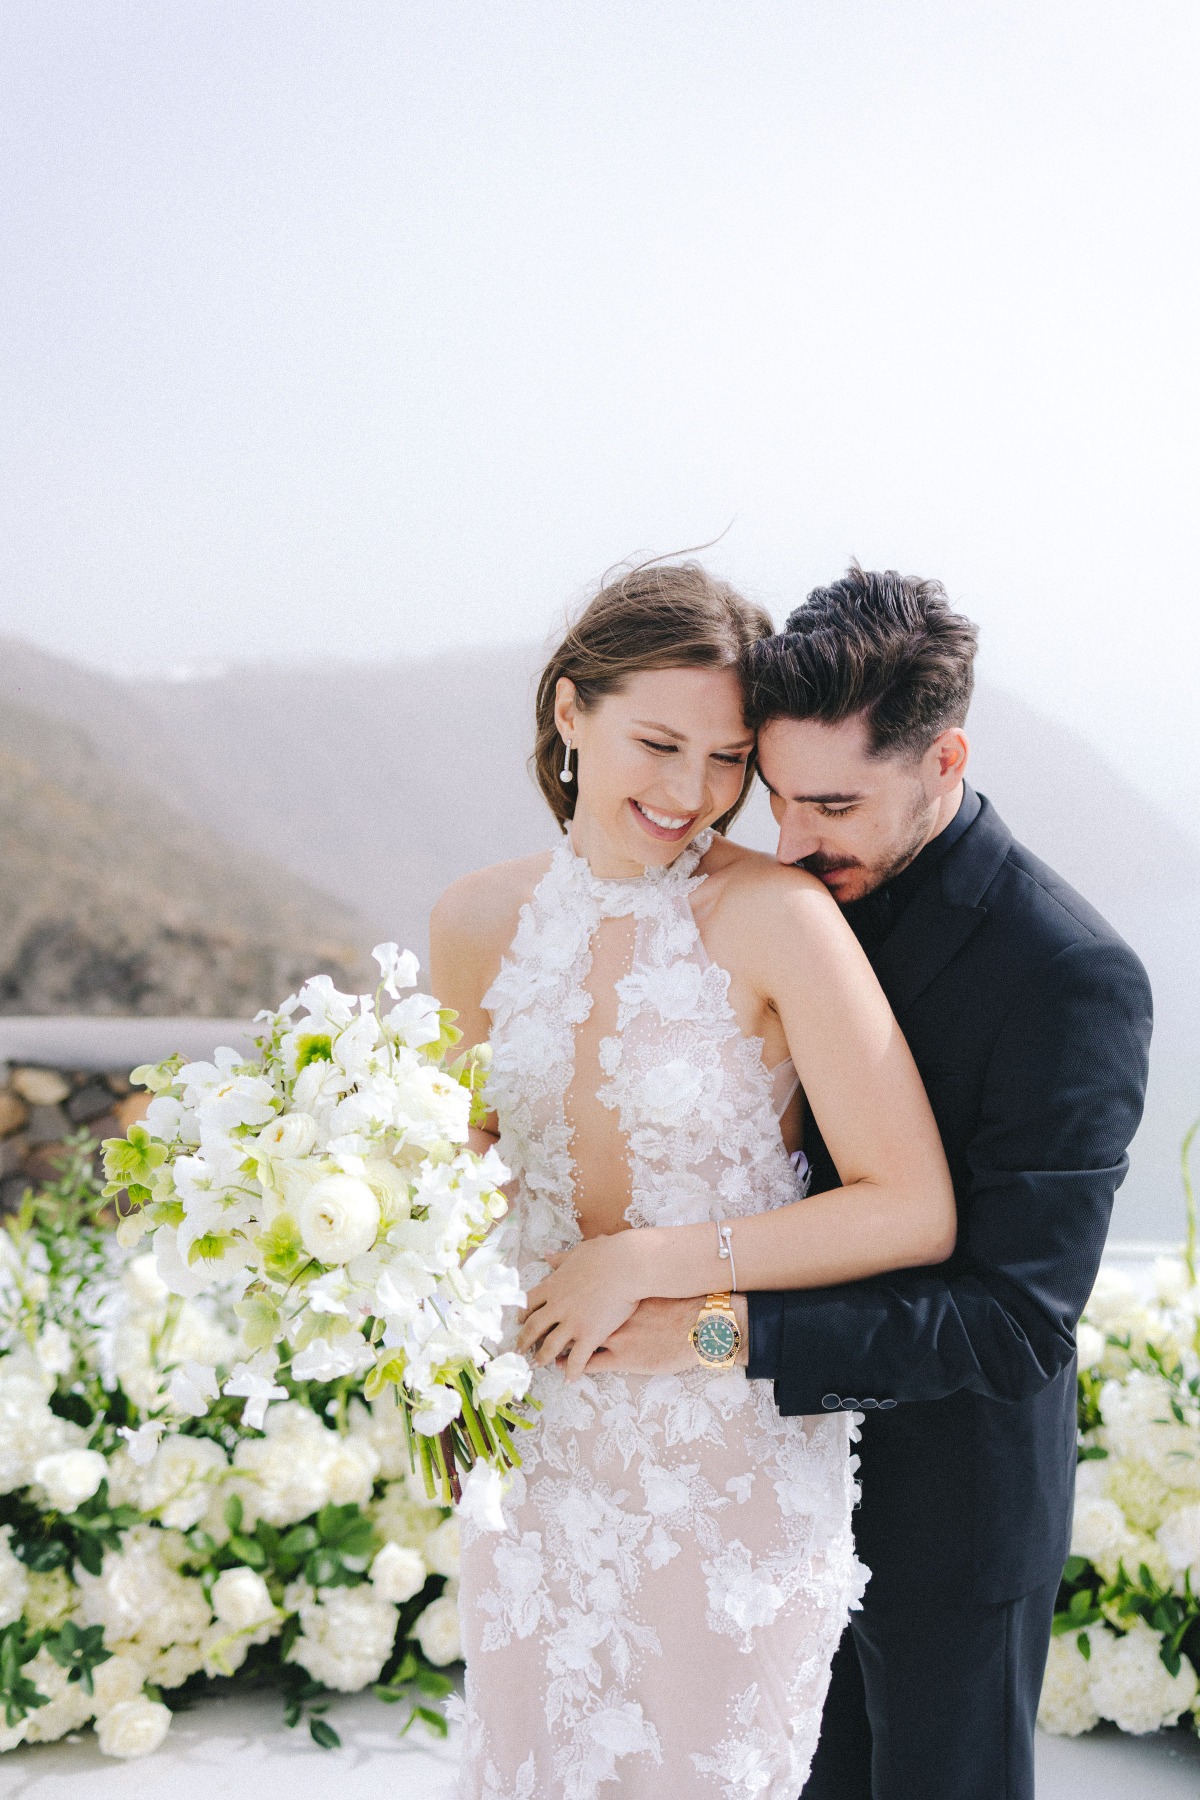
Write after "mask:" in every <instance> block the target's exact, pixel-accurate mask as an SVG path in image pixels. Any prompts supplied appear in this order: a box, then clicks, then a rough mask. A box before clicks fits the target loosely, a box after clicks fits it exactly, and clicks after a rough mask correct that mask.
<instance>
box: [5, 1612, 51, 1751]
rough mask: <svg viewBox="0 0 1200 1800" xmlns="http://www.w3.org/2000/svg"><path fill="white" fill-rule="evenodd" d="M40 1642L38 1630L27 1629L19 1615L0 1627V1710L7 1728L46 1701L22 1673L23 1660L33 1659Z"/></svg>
mask: <svg viewBox="0 0 1200 1800" xmlns="http://www.w3.org/2000/svg"><path fill="white" fill-rule="evenodd" d="M41 1643H42V1639H41V1633H40V1632H33V1633H32V1634H31V1633H29V1632H27V1631H26V1629H25V1624H24V1621H23V1620H21V1619H14V1621H13V1623H12V1624H11V1625H6V1626H5V1628H4V1630H3V1631H0V1711H3V1715H4V1722H5V1724H6V1725H7V1726H8V1727H9V1729H10V1730H11V1729H12V1727H13V1726H14V1725H19V1724H20V1723H21V1720H22V1719H23V1718H25V1716H26V1715H27V1714H28V1713H31V1712H33V1711H34V1709H35V1708H36V1707H39V1706H45V1705H47V1704H48V1701H47V1697H46V1695H45V1694H42V1693H39V1692H38V1689H37V1687H36V1686H35V1685H34V1683H33V1682H32V1681H31V1680H30V1679H29V1677H28V1675H26V1674H25V1673H24V1668H25V1664H26V1663H28V1662H32V1661H33V1659H34V1657H35V1656H36V1655H37V1653H38V1651H39V1650H40V1648H41Z"/></svg>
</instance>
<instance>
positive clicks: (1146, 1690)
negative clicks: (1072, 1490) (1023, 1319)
mask: <svg viewBox="0 0 1200 1800" xmlns="http://www.w3.org/2000/svg"><path fill="white" fill-rule="evenodd" d="M1195 1134H1196V1128H1195V1127H1193V1131H1192V1132H1191V1133H1189V1136H1188V1140H1187V1142H1186V1143H1185V1145H1184V1185H1185V1189H1186V1191H1187V1200H1188V1238H1187V1246H1186V1249H1185V1251H1184V1253H1183V1255H1182V1256H1181V1257H1179V1258H1178V1259H1176V1258H1163V1259H1162V1260H1160V1261H1159V1262H1157V1263H1156V1264H1155V1266H1154V1291H1153V1294H1152V1295H1150V1296H1149V1297H1145V1298H1143V1297H1142V1296H1140V1295H1139V1293H1138V1292H1137V1290H1136V1288H1135V1286H1134V1284H1133V1283H1132V1282H1131V1281H1129V1280H1128V1279H1127V1278H1124V1277H1122V1276H1120V1275H1118V1274H1115V1273H1109V1272H1107V1271H1106V1272H1104V1273H1102V1275H1101V1277H1100V1280H1099V1282H1098V1283H1097V1286H1096V1291H1095V1293H1094V1294H1093V1295H1092V1298H1091V1300H1090V1302H1089V1304H1088V1308H1087V1311H1086V1313H1085V1314H1084V1318H1083V1320H1082V1322H1081V1324H1080V1327H1079V1428H1080V1430H1079V1444H1080V1448H1079V1458H1080V1461H1079V1470H1078V1485H1077V1491H1076V1500H1075V1522H1074V1530H1073V1533H1072V1540H1071V1556H1070V1558H1069V1560H1068V1562H1067V1566H1066V1569H1065V1571H1064V1577H1063V1585H1062V1588H1061V1590H1060V1593H1059V1602H1058V1610H1057V1613H1056V1616H1055V1620H1054V1632H1055V1635H1054V1639H1053V1641H1052V1643H1051V1646H1050V1659H1049V1663H1048V1666H1047V1670H1046V1681H1045V1686H1044V1688H1043V1692H1042V1703H1041V1709H1040V1712H1039V1722H1040V1723H1041V1725H1042V1727H1043V1729H1044V1730H1046V1731H1050V1732H1054V1733H1058V1734H1061V1735H1066V1736H1072V1737H1074V1736H1077V1735H1078V1734H1079V1733H1081V1732H1084V1731H1089V1730H1090V1729H1091V1728H1092V1726H1093V1725H1096V1724H1098V1723H1099V1721H1100V1720H1101V1719H1109V1720H1111V1721H1112V1722H1113V1723H1114V1724H1116V1725H1118V1726H1119V1727H1120V1728H1121V1730H1122V1731H1128V1732H1134V1733H1139V1734H1140V1733H1145V1732H1149V1731H1157V1730H1158V1729H1159V1727H1160V1726H1164V1725H1174V1724H1176V1723H1177V1722H1180V1721H1183V1722H1185V1723H1188V1724H1190V1725H1191V1726H1192V1727H1193V1729H1195V1730H1197V1731H1200V1681H1198V1677H1197V1671H1200V1283H1198V1281H1197V1229H1196V1224H1197V1222H1196V1205H1195V1196H1194V1193H1193V1191H1192V1187H1191V1182H1190V1180H1189V1177H1188V1164H1187V1158H1188V1152H1189V1150H1190V1148H1191V1144H1192V1141H1193V1139H1194V1137H1195Z"/></svg>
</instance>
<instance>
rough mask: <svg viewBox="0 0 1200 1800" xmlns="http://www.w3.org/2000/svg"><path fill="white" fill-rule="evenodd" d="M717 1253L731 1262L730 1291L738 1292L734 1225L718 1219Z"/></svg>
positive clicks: (723, 1259)
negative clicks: (734, 1255)
mask: <svg viewBox="0 0 1200 1800" xmlns="http://www.w3.org/2000/svg"><path fill="white" fill-rule="evenodd" d="M717 1255H718V1256H719V1257H720V1258H721V1261H722V1262H726V1261H727V1262H728V1263H729V1279H730V1291H731V1292H732V1293H735V1294H736V1293H737V1264H736V1263H735V1262H734V1260H733V1226H732V1225H725V1224H723V1223H722V1222H721V1220H719V1219H718V1221H717Z"/></svg>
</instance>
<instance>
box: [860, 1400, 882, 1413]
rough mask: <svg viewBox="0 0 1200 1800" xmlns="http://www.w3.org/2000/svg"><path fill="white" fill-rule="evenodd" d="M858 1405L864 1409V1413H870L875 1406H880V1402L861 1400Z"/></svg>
mask: <svg viewBox="0 0 1200 1800" xmlns="http://www.w3.org/2000/svg"><path fill="white" fill-rule="evenodd" d="M858 1404H859V1406H860V1407H861V1408H862V1410H863V1412H870V1410H871V1408H872V1407H873V1406H878V1405H879V1402H878V1400H860V1401H859V1403H858Z"/></svg>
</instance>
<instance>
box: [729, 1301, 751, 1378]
mask: <svg viewBox="0 0 1200 1800" xmlns="http://www.w3.org/2000/svg"><path fill="white" fill-rule="evenodd" d="M729 1303H730V1305H731V1306H732V1307H733V1316H734V1318H735V1319H736V1320H737V1322H738V1333H739V1335H740V1337H741V1343H740V1344H739V1345H738V1353H737V1360H738V1365H739V1367H741V1368H743V1369H744V1368H745V1367H746V1365H747V1363H748V1362H749V1361H750V1317H749V1308H748V1307H747V1305H746V1296H745V1294H730V1296H729Z"/></svg>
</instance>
